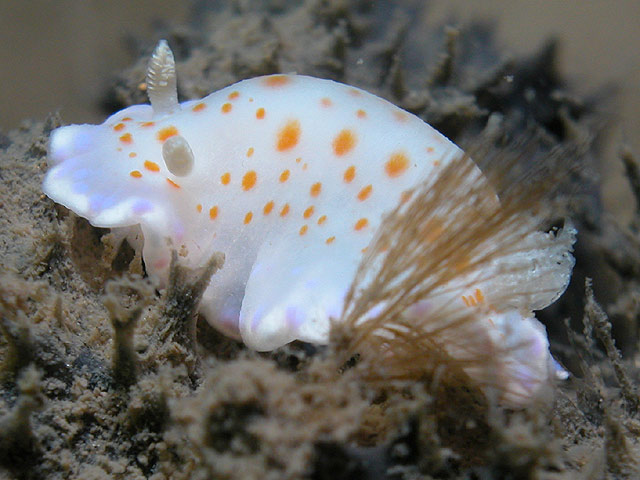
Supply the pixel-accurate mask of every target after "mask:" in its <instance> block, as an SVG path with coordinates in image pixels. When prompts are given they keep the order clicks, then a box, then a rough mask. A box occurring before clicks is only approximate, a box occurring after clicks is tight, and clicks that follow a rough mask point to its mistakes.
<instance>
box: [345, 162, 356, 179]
mask: <svg viewBox="0 0 640 480" xmlns="http://www.w3.org/2000/svg"><path fill="white" fill-rule="evenodd" d="M355 177H356V167H354V166H353V165H351V166H350V167H349V168H347V169H346V170H345V171H344V175H343V176H342V178H343V179H344V181H345V183H351V182H353V179H354V178H355Z"/></svg>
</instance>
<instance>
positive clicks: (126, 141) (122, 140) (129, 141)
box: [119, 133, 133, 145]
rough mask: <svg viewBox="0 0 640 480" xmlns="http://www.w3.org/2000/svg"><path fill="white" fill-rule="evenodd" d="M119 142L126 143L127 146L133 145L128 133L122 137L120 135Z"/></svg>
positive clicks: (131, 137)
mask: <svg viewBox="0 0 640 480" xmlns="http://www.w3.org/2000/svg"><path fill="white" fill-rule="evenodd" d="M119 139H120V141H121V142H122V143H126V144H127V145H129V144H131V143H133V136H131V134H130V133H125V134H124V135H120V138H119Z"/></svg>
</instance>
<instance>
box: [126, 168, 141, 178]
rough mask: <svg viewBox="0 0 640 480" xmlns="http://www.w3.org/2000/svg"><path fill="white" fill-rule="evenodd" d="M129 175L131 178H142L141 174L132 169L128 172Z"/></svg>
mask: <svg viewBox="0 0 640 480" xmlns="http://www.w3.org/2000/svg"><path fill="white" fill-rule="evenodd" d="M129 175H131V176H132V177H133V178H142V174H141V173H140V172H139V171H138V170H133V171H132V172H129Z"/></svg>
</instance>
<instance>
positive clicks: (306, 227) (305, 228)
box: [298, 225, 309, 236]
mask: <svg viewBox="0 0 640 480" xmlns="http://www.w3.org/2000/svg"><path fill="white" fill-rule="evenodd" d="M307 230H309V227H308V226H307V225H303V226H302V227H300V231H299V232H298V233H299V234H300V236H302V235H304V234H305V233H307Z"/></svg>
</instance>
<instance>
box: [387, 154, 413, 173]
mask: <svg viewBox="0 0 640 480" xmlns="http://www.w3.org/2000/svg"><path fill="white" fill-rule="evenodd" d="M407 168H409V158H408V157H407V155H406V154H405V153H403V152H396V153H392V154H391V156H390V157H389V160H387V163H385V165H384V170H385V172H387V175H388V176H389V177H391V178H395V177H399V176H400V175H402V174H403V173H404V172H406V171H407Z"/></svg>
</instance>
